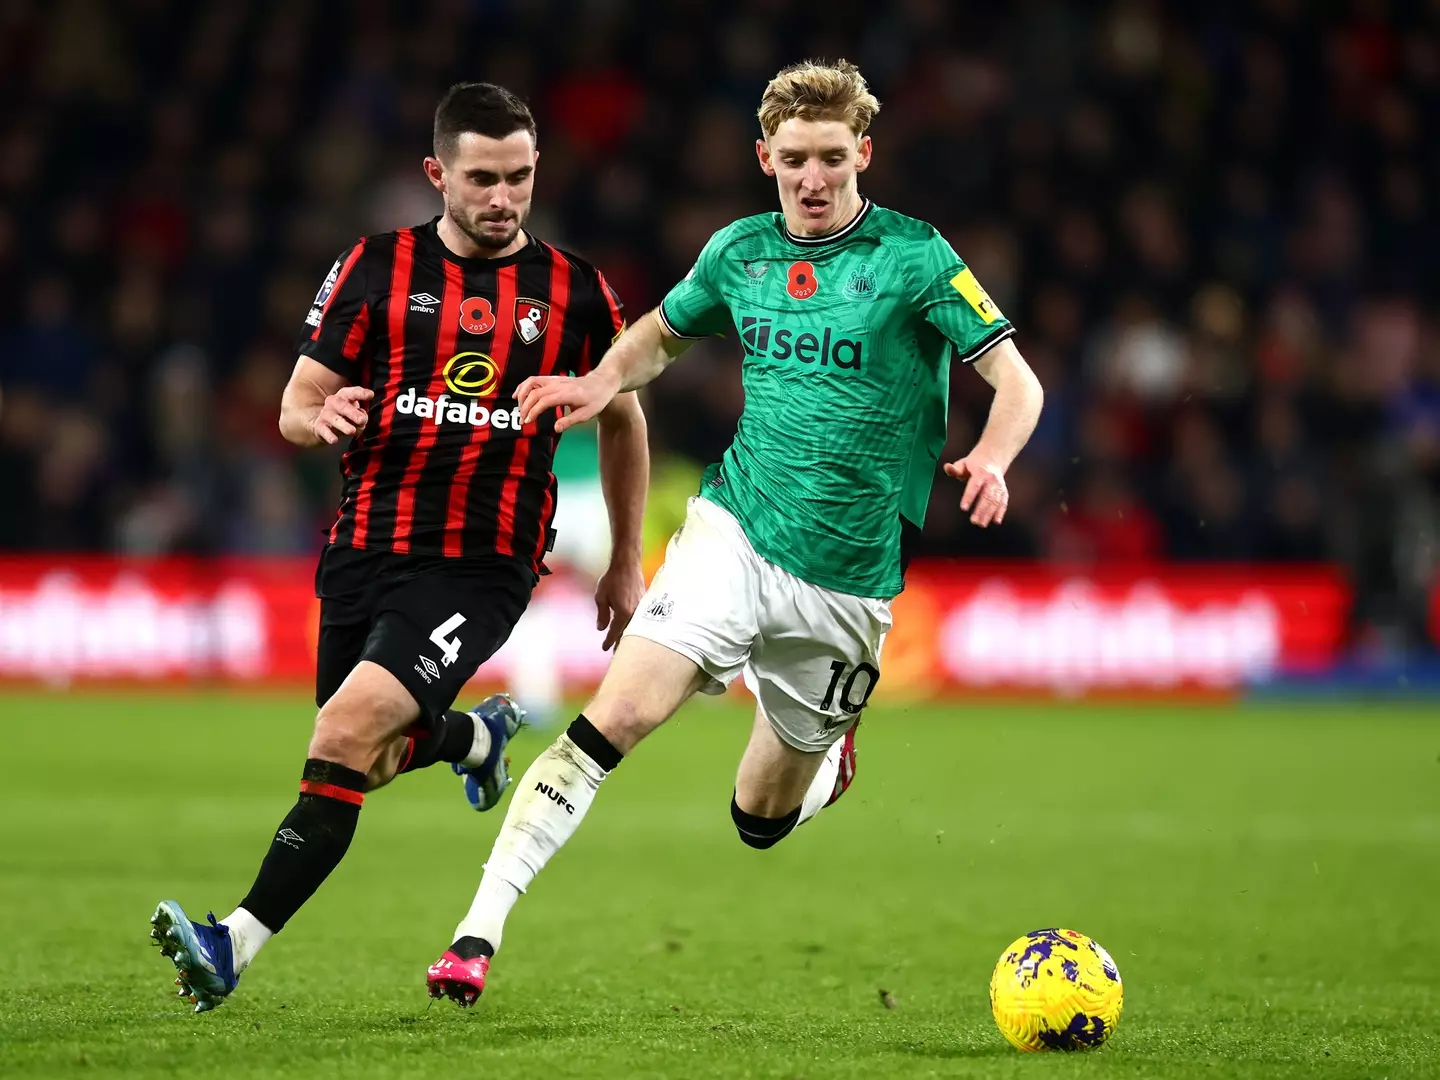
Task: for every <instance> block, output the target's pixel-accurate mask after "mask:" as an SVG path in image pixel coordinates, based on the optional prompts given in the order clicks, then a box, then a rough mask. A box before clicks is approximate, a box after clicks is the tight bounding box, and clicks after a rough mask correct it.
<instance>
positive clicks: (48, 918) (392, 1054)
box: [0, 693, 1440, 1080]
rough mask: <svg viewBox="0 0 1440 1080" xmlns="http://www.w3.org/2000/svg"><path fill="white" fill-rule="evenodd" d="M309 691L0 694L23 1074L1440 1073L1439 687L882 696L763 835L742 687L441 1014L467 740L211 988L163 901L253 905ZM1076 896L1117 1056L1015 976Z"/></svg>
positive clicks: (524, 745)
mask: <svg viewBox="0 0 1440 1080" xmlns="http://www.w3.org/2000/svg"><path fill="white" fill-rule="evenodd" d="M310 713H311V710H310V708H309V707H308V706H307V703H306V702H305V701H304V700H303V698H302V697H300V696H298V695H297V696H289V697H283V696H275V695H271V696H261V695H255V696H246V695H234V694H229V695H222V694H218V693H216V694H213V695H196V696H181V695H178V694H177V695H169V696H166V695H158V696H148V695H145V696H142V695H139V694H134V695H118V696H116V695H111V696H105V695H99V694H90V693H87V694H69V695H59V694H56V695H43V694H36V695H16V694H12V695H8V696H4V697H0V717H3V734H4V761H5V765H4V774H5V779H4V783H3V785H0V863H3V873H0V935H3V947H0V1076H5V1077H20V1076H26V1077H56V1076H76V1077H78V1076H85V1077H112V1076H114V1077H118V1076H126V1077H130V1076H144V1077H149V1076H175V1077H215V1078H221V1077H224V1078H231V1077H249V1076H256V1077H261V1076H263V1077H297V1078H299V1077H303V1078H305V1080H323V1078H328V1077H335V1078H342V1077H343V1078H344V1080H362V1078H369V1077H387V1078H394V1077H448V1076H454V1077H504V1078H507V1080H520V1078H529V1077H590V1076H596V1077H675V1078H702V1077H775V1078H785V1080H788V1078H795V1077H806V1078H810V1080H822V1078H824V1080H838V1078H843V1077H864V1078H867V1080H869V1078H876V1077H925V1076H959V1077H1078V1076H1084V1077H1142V1076H1143V1077H1167V1078H1168V1077H1192V1076H1193V1077H1206V1078H1212V1077H1232V1076H1235V1077H1238V1076H1247V1077H1248V1076H1255V1077H1295V1078H1302V1077H1304V1078H1313V1077H1375V1078H1380V1077H1391V1078H1396V1077H1422V1076H1423V1077H1433V1076H1436V1075H1440V1034H1437V1031H1440V918H1437V914H1440V856H1437V852H1440V760H1437V755H1440V709H1436V708H1435V707H1434V706H1433V705H1430V706H1419V705H1417V706H1407V707H1402V706H1381V705H1374V704H1367V705H1356V704H1352V705H1348V706H1342V705H1305V706H1281V705H1266V706H1260V705H1255V706H1244V707H1228V706H1227V707H1217V706H1191V707H1180V706H1152V705H1146V706H1141V705H1120V706H1103V707H1102V706H1099V705H1059V704H1056V705H1043V706H1038V705H1029V706H1019V705H997V704H993V703H973V704H969V705H964V704H960V705H955V706H951V707H943V708H942V707H931V706H927V707H924V708H920V707H913V708H910V707H902V706H898V705H893V704H891V705H886V706H876V707H874V708H872V709H871V710H870V712H869V713H867V719H866V723H865V726H864V728H863V729H862V730H861V738H860V744H859V745H860V770H859V777H858V779H857V781H856V785H855V787H854V788H852V789H851V791H850V793H849V794H848V795H847V796H846V797H845V798H844V799H843V800H842V801H841V802H840V803H839V804H837V805H836V806H835V807H833V808H831V809H830V810H827V811H826V812H825V813H823V814H822V815H821V816H820V817H819V818H818V819H817V820H816V821H815V822H813V823H811V824H808V825H806V826H804V827H803V828H802V829H800V830H799V831H798V832H797V833H796V834H795V835H793V836H791V837H790V838H789V839H787V840H786V841H785V842H784V843H782V844H781V845H780V846H778V847H777V848H775V849H774V850H772V851H769V852H756V851H752V850H750V849H749V848H746V847H744V846H743V845H741V844H740V843H739V841H738V840H737V839H736V836H735V832H734V828H733V827H732V825H731V823H730V815H729V813H728V804H729V799H730V794H731V788H732V783H733V777H734V767H735V764H736V761H737V760H738V756H739V753H740V750H741V747H742V746H743V744H744V741H745V738H746V735H747V731H748V719H747V716H746V714H745V712H744V711H743V709H742V708H741V707H740V706H738V705H736V704H734V703H733V702H718V703H711V702H699V703H696V704H694V705H692V706H689V707H687V709H686V710H685V711H684V712H683V713H682V714H681V716H680V717H679V718H678V719H677V720H676V721H675V722H674V723H672V724H671V725H670V726H669V727H668V728H667V729H665V730H662V731H661V732H659V733H658V734H657V735H656V736H655V737H654V738H653V739H652V740H651V741H650V742H648V743H646V744H645V745H644V746H642V747H641V748H640V750H639V751H638V752H637V753H636V754H635V755H634V756H633V758H632V759H631V760H630V761H627V762H626V763H625V764H624V765H623V766H622V767H621V768H620V769H619V770H618V771H617V772H616V773H615V774H614V775H613V776H612V777H611V778H610V779H609V780H608V781H607V782H606V784H605V786H604V788H602V790H601V792H600V795H599V798H598V800H597V802H596V804H595V806H594V808H593V810H592V812H591V814H590V816H589V818H588V819H587V821H586V822H585V824H584V826H583V827H582V828H581V830H580V832H579V833H578V835H577V837H576V839H575V840H574V842H573V843H572V844H571V845H570V846H569V847H567V848H566V849H565V850H564V851H563V852H562V853H561V854H560V855H559V856H558V857H557V858H556V859H555V860H554V862H553V863H552V864H551V866H550V867H549V869H548V870H547V871H546V872H545V873H544V874H543V875H541V877H540V878H539V880H538V881H537V882H536V884H535V886H534V887H533V888H532V890H531V893H530V895H529V896H528V897H526V898H524V899H523V900H522V901H521V903H520V904H519V906H518V907H517V908H516V911H515V914H514V915H513V917H512V918H511V921H510V925H509V928H508V930H507V936H506V939H505V948H504V949H503V951H502V952H501V954H500V957H499V959H498V962H497V964H496V966H495V968H494V969H493V974H492V982H491V986H490V989H489V990H488V992H487V993H486V995H485V997H484V998H483V999H482V1000H481V1003H480V1006H479V1007H478V1008H476V1009H474V1010H473V1011H470V1012H461V1011H460V1010H458V1009H456V1008H455V1007H454V1006H453V1005H451V1004H450V1003H448V1002H444V1003H435V1004H434V1005H430V1004H429V1003H428V1001H427V999H426V997H425V991H424V985H423V983H424V974H425V967H426V965H427V964H428V963H429V962H430V961H432V960H433V959H435V957H436V956H437V955H438V954H439V952H440V950H442V949H443V948H444V946H445V945H447V944H448V943H449V940H450V932H451V930H452V928H453V926H454V924H455V922H456V921H457V919H458V917H459V916H460V914H461V913H462V912H463V910H464V909H465V907H466V906H467V905H468V903H469V900H470V897H471V894H472V892H473V889H474V885H475V882H476V880H477V876H478V874H479V871H480V866H481V863H482V861H483V859H484V857H485V855H486V853H487V852H488V850H489V846H490V843H491V840H492V839H493V837H494V835H495V832H496V830H497V829H498V827H499V824H500V821H501V818H502V814H501V813H498V812H497V813H493V814H488V815H485V816H483V817H482V816H479V815H476V814H474V813H473V812H471V811H470V810H469V808H468V807H466V806H465V804H464V802H463V799H462V796H461V795H460V792H459V785H458V781H456V780H455V779H454V777H452V776H451V775H450V774H449V773H448V772H442V771H440V770H438V769H436V770H431V771H430V772H428V773H426V774H421V775H419V776H413V777H404V778H401V780H400V781H398V782H397V783H396V784H395V785H394V786H393V787H391V788H390V789H388V790H387V791H384V792H382V793H380V794H378V795H376V796H372V797H371V798H370V799H369V800H368V801H367V804H366V807H365V810H364V812H363V814H362V815H361V821H360V831H359V834H358V837H357V839H356V842H355V845H354V846H353V847H352V848H351V850H350V855H349V857H348V858H347V859H346V861H345V863H344V864H343V865H342V866H341V868H340V869H339V871H338V872H337V873H336V874H335V875H334V876H333V877H332V878H331V879H330V881H329V882H328V883H327V884H326V885H325V887H324V888H323V889H322V890H321V892H320V893H319V895H318V896H317V897H316V898H315V900H314V901H313V902H312V903H311V904H310V905H309V906H308V907H307V908H306V909H305V910H303V911H302V912H301V913H300V914H299V915H298V916H297V917H296V918H295V920H294V921H293V922H292V923H291V924H290V926H289V927H288V928H287V929H286V931H285V932H284V933H283V934H281V935H280V937H278V938H277V939H276V940H275V941H274V942H272V943H271V945H270V946H269V947H268V948H267V949H266V951H265V952H264V953H263V954H262V955H261V957H260V959H259V960H258V961H257V963H256V964H255V966H254V967H253V968H251V969H250V971H249V972H248V973H247V974H246V976H245V978H244V979H243V980H242V982H241V984H240V989H239V992H238V993H237V995H236V996H235V997H234V998H232V999H231V1001H230V1003H229V1004H227V1005H225V1006H224V1007H222V1008H221V1009H219V1010H218V1011H216V1012H214V1013H210V1014H207V1015H203V1016H195V1015H192V1014H191V1013H190V1011H189V1007H188V1005H187V1003H185V1002H182V1001H180V1000H179V999H177V998H175V997H173V996H172V995H173V988H172V987H171V985H170V980H171V971H170V967H169V965H168V964H167V963H166V962H165V961H164V960H163V959H162V958H161V957H160V955H159V952H158V950H153V949H152V948H151V947H150V945H149V943H148V941H147V936H146V932H147V929H148V926H147V919H148V917H149V914H150V912H151V910H152V908H153V907H154V904H155V902H156V901H157V900H159V899H161V898H164V897H174V898H176V899H178V900H180V901H181V903H183V904H184V905H186V907H187V909H188V910H189V912H190V913H191V914H192V915H203V914H204V912H205V910H206V909H207V907H209V908H214V909H215V910H216V912H217V914H224V913H225V912H226V911H228V910H229V908H230V906H231V905H232V904H233V903H234V902H235V901H236V900H237V899H238V898H239V897H240V896H241V895H242V894H243V892H244V891H245V889H246V888H247V887H248V885H249V883H250V881H251V878H252V876H253V873H254V870H255V868H256V866H257V865H258V862H259V859H260V857H261V855H262V854H263V852H264V850H265V848H266V845H267V844H268V842H269V839H270V835H271V833H272V830H273V829H274V828H275V827H276V825H277V823H278V822H279V821H280V819H281V817H282V816H283V815H284V813H285V812H286V810H287V809H288V807H289V806H290V804H291V801H292V798H293V793H294V790H295V785H296V782H297V780H298V776H299V771H300V763H301V760H302V759H303V756H304V746H305V742H306V738H307V735H308V731H309V724H310ZM550 737H551V736H550V734H548V733H544V734H542V733H531V734H528V735H524V736H522V737H521V738H520V739H519V740H517V743H516V745H515V758H516V762H515V764H516V766H517V768H516V771H517V773H518V772H519V771H521V770H523V767H524V763H525V762H526V761H528V760H529V758H530V757H531V756H533V755H534V754H535V753H536V752H538V750H539V749H540V748H541V747H542V746H543V745H544V744H545V743H546V742H547V741H548V740H549V738H550ZM1056 924H1059V925H1062V926H1069V927H1073V928H1075V929H1078V930H1082V931H1084V932H1086V933H1088V934H1091V935H1093V936H1094V937H1095V938H1097V939H1098V940H1099V941H1100V942H1101V943H1102V944H1104V945H1105V946H1106V947H1107V948H1108V949H1109V950H1110V952H1111V953H1112V954H1113V955H1114V957H1115V959H1116V961H1117V962H1118V964H1119V965H1120V970H1121V973H1122V975H1123V977H1124V979H1125V987H1126V1003H1125V1015H1124V1018H1123V1020H1122V1022H1121V1024H1120V1027H1119V1029H1118V1031H1117V1033H1116V1035H1115V1037H1114V1038H1113V1039H1112V1040H1111V1042H1110V1044H1109V1045H1108V1046H1106V1047H1105V1048H1103V1049H1102V1050H1100V1051H1098V1052H1094V1053H1090V1054H1085V1055H1074V1056H1064V1055H1050V1054H1047V1055H1022V1054H1019V1053H1017V1052H1015V1051H1013V1050H1011V1049H1010V1048H1009V1047H1008V1046H1007V1045H1006V1044H1005V1042H1004V1041H1003V1040H1002V1038H1001V1036H1000V1034H999V1033H998V1032H997V1031H996V1030H995V1028H994V1024H993V1022H992V1021H991V1018H990V1012H989V1006H988V1001H987V996H986V988H987V984H988V980H989V975H990V970H991V967H992V965H993V964H994V962H995V960H996V958H997V957H998V956H999V954H1000V951H1001V949H1002V948H1003V947H1004V946H1005V945H1006V944H1007V943H1009V942H1010V941H1011V940H1012V939H1013V938H1015V937H1016V936H1018V935H1019V934H1021V933H1022V932H1024V931H1026V930H1029V929H1032V928H1034V927H1037V926H1050V925H1056ZM882 991H885V992H886V993H888V995H889V998H890V1007H887V1005H886V1004H885V1003H883V1002H882V994H881V992H882Z"/></svg>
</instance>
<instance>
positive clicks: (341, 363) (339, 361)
mask: <svg viewBox="0 0 1440 1080" xmlns="http://www.w3.org/2000/svg"><path fill="white" fill-rule="evenodd" d="M295 351H296V352H298V353H299V354H300V355H301V356H308V357H309V358H310V359H311V360H314V361H315V362H316V363H317V364H323V365H324V366H325V367H327V368H329V369H330V370H331V371H333V372H335V374H337V375H344V376H345V378H347V379H353V378H354V377H355V365H354V363H353V362H351V361H349V360H346V359H345V358H344V357H343V356H331V355H329V354H328V353H326V352H324V351H322V350H321V347H320V343H319V342H318V341H303V342H301V343H300V348H298V349H297V350H295Z"/></svg>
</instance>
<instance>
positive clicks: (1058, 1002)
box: [990, 927, 1125, 1050]
mask: <svg viewBox="0 0 1440 1080" xmlns="http://www.w3.org/2000/svg"><path fill="white" fill-rule="evenodd" d="M1124 1004H1125V990H1124V987H1123V986H1122V985H1121V982H1120V969H1119V968H1117V967H1116V966H1115V961H1114V960H1111V959H1110V954H1109V953H1107V952H1106V951H1105V950H1104V949H1102V948H1101V947H1100V945H1099V943H1098V942H1095V941H1092V940H1091V939H1090V938H1088V937H1086V936H1085V935H1084V934H1082V933H1079V932H1078V931H1075V930H1062V929H1059V928H1058V927H1051V928H1049V929H1047V930H1032V931H1030V933H1028V934H1026V935H1025V936H1024V937H1022V938H1019V939H1017V940H1016V941H1015V942H1013V943H1012V944H1011V945H1010V947H1009V948H1008V949H1006V950H1005V952H1004V953H1003V954H1002V955H1001V957H1000V962H999V963H998V964H996V965H995V974H994V975H992V976H991V977H990V1011H991V1012H993V1013H994V1014H995V1023H996V1025H997V1026H998V1027H999V1028H1000V1033H1001V1034H1002V1035H1004V1036H1005V1038H1007V1039H1009V1040H1010V1043H1011V1045H1012V1046H1015V1047H1018V1048H1019V1049H1021V1050H1091V1049H1094V1048H1095V1047H1097V1046H1099V1045H1100V1044H1101V1043H1103V1042H1104V1041H1105V1040H1106V1039H1108V1038H1109V1037H1110V1036H1111V1035H1112V1034H1113V1033H1114V1031H1115V1025H1116V1024H1118V1023H1119V1022H1120V1010H1121V1008H1122V1007H1123V1006H1124Z"/></svg>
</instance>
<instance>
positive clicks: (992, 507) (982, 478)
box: [945, 453, 1010, 529]
mask: <svg viewBox="0 0 1440 1080" xmlns="http://www.w3.org/2000/svg"><path fill="white" fill-rule="evenodd" d="M945 473H946V475H947V476H953V477H954V478H955V479H956V480H964V481H965V494H963V495H961V496H960V509H961V510H972V509H973V513H971V514H970V521H971V523H972V524H975V525H979V526H980V527H981V528H982V529H983V528H985V527H986V526H987V525H989V524H991V523H992V522H993V523H994V524H996V525H999V524H1000V523H1001V522H1002V521H1004V520H1005V508H1006V507H1007V506H1009V505H1010V489H1009V488H1007V487H1006V486H1005V472H1004V470H1003V469H999V468H997V467H996V466H994V465H992V464H990V463H988V462H986V461H984V460H982V459H981V458H980V457H979V456H977V455H976V454H973V453H972V454H969V455H967V456H965V457H963V458H961V459H960V460H959V461H952V462H947V463H946V465H945Z"/></svg>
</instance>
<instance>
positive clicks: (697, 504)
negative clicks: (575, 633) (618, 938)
mask: <svg viewBox="0 0 1440 1080" xmlns="http://www.w3.org/2000/svg"><path fill="white" fill-rule="evenodd" d="M889 629H890V601H889V600H879V599H873V598H870V597H864V596H851V595H849V594H848V593H842V592H835V591H834V590H832V589H823V588H821V587H820V586H818V585H812V584H810V582H808V581H802V580H800V578H798V577H796V576H795V575H794V574H792V573H790V572H789V571H788V570H782V569H780V567H778V566H776V565H775V564H774V563H771V562H767V561H766V560H765V559H763V558H761V557H760V556H759V555H758V554H756V552H755V549H754V548H753V547H751V546H750V540H749V538H747V537H746V535H745V531H744V530H743V529H742V528H741V527H740V523H739V522H738V521H736V520H735V518H734V516H733V515H731V514H730V513H729V512H728V511H727V510H725V509H724V508H722V507H720V506H717V505H716V504H714V503H712V502H710V501H709V500H708V499H703V498H700V497H699V496H695V497H693V498H691V500H690V503H689V508H688V511H687V513H686V515H685V524H684V525H682V526H681V528H680V531H679V532H677V533H676V534H675V535H674V537H672V538H671V540H670V546H669V547H668V548H667V549H666V552H665V564H664V565H663V566H662V567H660V569H659V571H658V572H657V573H656V574H655V580H654V581H653V582H651V584H650V590H649V592H647V593H646V594H645V599H643V600H642V601H640V606H639V607H638V608H636V610H635V617H634V618H633V619H631V620H630V625H629V626H628V627H627V628H626V630H625V633H626V634H627V635H633V636H635V637H642V638H646V639H648V640H650V641H654V642H657V643H659V644H661V645H664V646H665V647H666V648H667V649H671V650H673V651H674V652H677V653H679V654H680V655H681V656H686V657H689V658H690V659H691V660H693V661H695V663H697V664H698V665H700V667H701V669H702V670H703V671H704V672H705V674H707V675H709V676H710V684H709V685H708V686H705V687H704V688H702V690H703V692H704V693H707V694H719V693H723V692H724V690H725V688H726V687H727V686H729V685H730V683H731V682H733V681H734V679H735V676H736V675H738V674H740V673H741V672H742V671H743V672H744V673H745V685H746V686H748V687H749V688H750V689H751V691H752V692H753V693H754V694H755V696H756V697H757V698H758V699H759V701H760V708H761V710H762V711H763V712H764V714H765V716H766V718H767V719H769V721H770V724H771V726H772V727H773V728H774V729H775V732H776V734H778V735H779V736H780V737H781V738H782V739H784V740H785V741H786V742H787V743H789V744H790V745H791V746H793V747H795V748H796V749H798V750H814V751H819V750H825V749H827V748H828V747H829V746H830V744H831V743H833V742H834V741H835V740H836V739H838V738H840V736H841V735H843V734H844V733H845V731H846V730H847V729H849V727H850V726H851V725H852V724H853V723H854V722H855V720H856V719H857V717H858V716H859V713H860V710H861V709H862V708H864V706H865V702H866V701H867V700H868V699H869V697H870V692H871V691H872V690H874V689H875V684H876V683H877V682H878V681H879V679H880V648H881V646H882V645H883V644H884V641H885V634H886V633H887V632H888V631H889Z"/></svg>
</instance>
